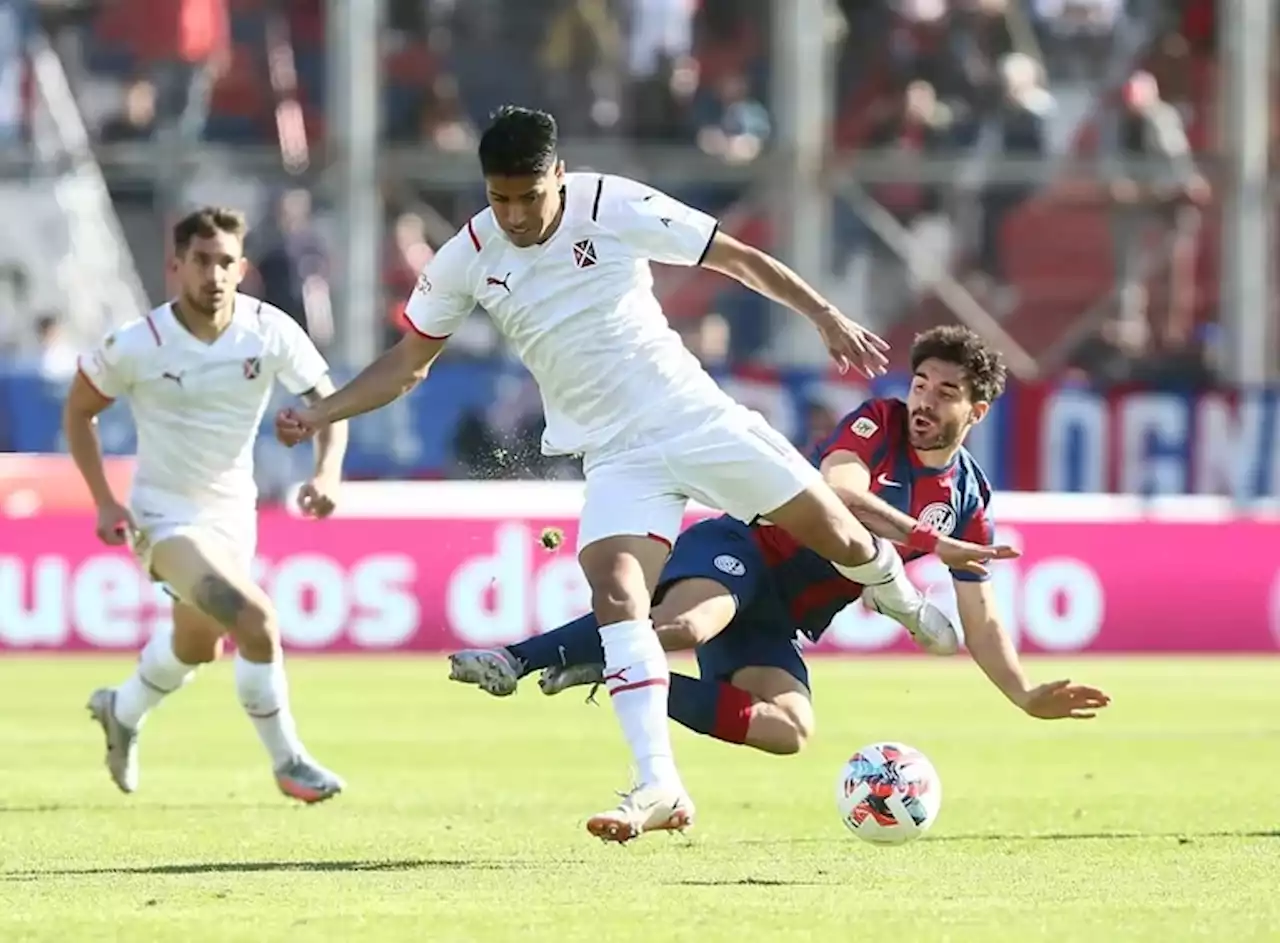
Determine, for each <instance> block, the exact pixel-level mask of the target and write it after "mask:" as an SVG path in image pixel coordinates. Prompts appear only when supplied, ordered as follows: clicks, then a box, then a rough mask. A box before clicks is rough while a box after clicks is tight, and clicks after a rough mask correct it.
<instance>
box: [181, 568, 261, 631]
mask: <svg viewBox="0 0 1280 943" xmlns="http://www.w3.org/2000/svg"><path fill="white" fill-rule="evenodd" d="M194 595H195V603H196V605H197V606H199V607H200V609H201V610H203V611H204V613H205V614H206V615H209V616H212V617H213V618H214V619H216V620H217V621H218V622H219V623H220V624H221V625H223V626H225V627H226V628H228V629H234V628H235V627H236V625H237V623H238V622H239V619H240V613H242V612H243V611H244V610H245V607H247V606H248V605H249V600H248V599H246V598H245V595H244V593H242V592H240V590H238V589H236V588H235V587H234V586H232V585H231V584H230V583H228V582H227V581H226V580H224V579H223V578H222V577H220V576H213V575H209V576H206V577H204V578H203V579H202V580H200V582H199V583H198V584H196V588H195V593H194Z"/></svg>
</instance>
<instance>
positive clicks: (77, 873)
mask: <svg viewBox="0 0 1280 943" xmlns="http://www.w3.org/2000/svg"><path fill="white" fill-rule="evenodd" d="M545 866H546V864H545V863H539V862H526V861H474V860H473V861H468V860H464V859H461V858H400V859H391V860H381V861H380V860H357V861H203V862H193V863H191V864H153V865H139V866H136V867H98V868H51V869H47V870H25V871H0V881H6V882H21V881H30V880H33V879H37V878H42V877H90V876H94V875H120V876H123V875H166V874H176V875H183V874H256V873H261V872H272V871H278V872H312V873H324V872H337V873H346V874H350V873H356V872H362V871H365V872H373V873H385V872H397V871H518V870H529V869H535V868H542V867H545Z"/></svg>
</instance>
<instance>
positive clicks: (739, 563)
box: [655, 517, 809, 688]
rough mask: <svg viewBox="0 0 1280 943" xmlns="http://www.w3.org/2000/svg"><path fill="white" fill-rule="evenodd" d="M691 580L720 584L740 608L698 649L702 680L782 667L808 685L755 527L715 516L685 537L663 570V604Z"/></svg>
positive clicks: (659, 596) (792, 630)
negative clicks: (671, 592)
mask: <svg viewBox="0 0 1280 943" xmlns="http://www.w3.org/2000/svg"><path fill="white" fill-rule="evenodd" d="M688 579H707V580H713V581H714V582H717V583H719V584H720V585H721V586H723V587H724V588H725V589H727V590H728V591H729V592H730V593H732V594H733V598H734V601H735V602H736V603H737V606H738V611H737V614H736V615H735V616H734V617H733V621H732V622H730V623H729V624H728V626H726V627H725V629H724V631H723V632H721V633H720V634H719V635H717V636H716V637H715V638H713V639H712V640H711V641H710V642H707V643H706V644H705V645H700V646H698V650H697V656H698V671H699V673H700V674H701V675H702V677H703V678H705V679H707V680H711V681H728V680H729V679H730V678H732V677H733V675H734V674H736V673H737V672H738V670H739V669H742V668H781V669H782V670H783V671H785V672H786V673H787V674H789V675H791V677H793V678H795V679H796V680H797V681H799V682H800V683H801V684H803V685H804V686H805V687H806V688H807V687H808V686H809V669H808V668H807V667H806V666H805V663H804V659H803V658H802V657H801V656H800V649H799V648H798V647H797V645H796V629H795V626H794V625H792V622H791V616H790V614H789V613H788V611H787V608H786V606H785V605H784V604H783V602H782V599H781V596H780V595H779V593H778V590H777V584H776V583H775V582H774V577H773V573H772V572H771V571H770V570H769V568H768V567H767V566H766V565H765V562H764V557H763V556H762V555H761V553H760V548H759V546H758V545H757V544H756V542H755V540H754V539H753V538H752V536H751V528H749V527H748V526H747V525H746V524H744V523H742V522H741V521H739V520H737V519H736V518H732V517H716V518H711V519H710V520H706V521H700V522H698V523H697V524H694V525H693V526H692V527H690V528H689V529H688V530H686V531H685V532H684V533H682V534H681V535H680V537H679V539H677V540H676V543H675V546H674V547H673V548H672V550H671V558H670V559H669V560H667V565H666V566H665V567H664V568H663V570H662V577H661V579H660V580H659V582H658V592H657V594H656V597H655V598H656V599H657V600H659V601H660V600H661V599H662V597H663V595H664V594H665V592H666V590H667V589H668V588H669V587H670V586H671V585H672V584H674V583H678V582H680V581H681V580H688Z"/></svg>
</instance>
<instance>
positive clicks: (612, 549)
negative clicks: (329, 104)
mask: <svg viewBox="0 0 1280 943" xmlns="http://www.w3.org/2000/svg"><path fill="white" fill-rule="evenodd" d="M556 138H557V131H556V124H555V120H554V119H553V118H552V117H551V116H550V115H548V114H545V113H543V112H538V111H532V110H529V109H524V108H516V107H507V108H504V109H502V110H501V111H500V112H498V113H497V115H496V116H495V118H494V120H493V122H492V124H491V125H490V127H489V128H488V129H487V130H486V132H485V133H484V135H483V137H482V139H481V142H480V147H479V157H480V165H481V170H482V172H483V175H484V180H485V186H486V189H487V191H488V198H489V208H488V209H486V210H484V211H483V212H481V213H479V214H478V215H476V216H475V217H473V218H472V219H471V221H470V222H468V223H467V224H466V226H464V227H463V228H462V230H461V231H460V232H459V233H458V234H457V235H456V236H454V238H453V239H451V240H450V241H449V242H447V243H446V244H445V245H444V246H442V247H441V249H440V251H439V253H438V254H437V255H436V256H435V258H434V259H433V260H432V261H431V263H430V264H429V265H428V266H427V267H426V269H425V270H424V271H423V273H422V276H421V278H420V279H419V280H418V285H417V288H416V289H415V291H414V293H413V295H412V297H411V298H410V300H409V304H408V310H407V316H408V319H409V322H410V323H411V324H412V325H413V327H414V329H415V330H414V331H413V332H410V333H409V334H408V335H407V336H406V337H405V338H404V339H403V340H402V341H401V342H400V343H399V344H397V345H396V346H395V347H394V348H392V349H391V350H390V351H388V352H387V353H386V354H384V355H383V356H382V357H381V358H380V359H379V360H377V361H376V362H374V363H373V364H371V365H370V366H369V367H368V368H366V369H365V370H364V372H363V373H361V374H360V376H358V377H357V378H356V379H354V380H353V381H352V382H351V383H349V384H348V385H347V386H346V387H344V388H343V389H341V390H339V391H338V392H337V393H335V394H334V395H333V396H329V397H325V398H324V399H322V400H321V401H320V402H319V403H317V404H316V405H314V406H311V407H309V408H306V409H302V410H296V411H295V410H285V411H282V412H281V413H280V415H279V416H277V435H278V436H279V438H280V439H281V441H283V442H285V443H286V444H292V443H296V442H299V441H301V440H303V439H305V438H306V437H307V436H308V435H310V434H312V433H313V432H315V431H316V430H319V429H323V428H325V427H326V426H327V424H328V423H331V422H335V421H338V420H341V419H345V418H348V417H350V416H355V415H358V414H360V413H364V412H368V411H369V410H372V409H377V408H379V407H381V406H385V405H386V404H387V403H390V402H391V401H392V400H394V399H396V398H397V397H399V396H401V395H403V394H404V393H406V392H408V391H409V390H410V389H412V388H413V387H414V386H415V385H416V384H417V383H418V382H419V381H420V380H422V379H423V377H425V376H426V374H427V370H428V368H429V367H430V366H431V364H432V362H433V361H434V360H435V359H436V357H437V356H438V355H439V353H440V351H441V348H443V346H444V344H445V341H446V339H447V338H448V337H449V335H450V334H452V333H453V332H454V331H455V330H456V329H457V328H458V326H459V325H460V324H461V323H462V322H463V320H464V319H465V318H466V317H467V316H468V315H469V314H470V313H471V312H472V310H473V309H474V307H475V306H476V305H477V304H479V305H480V306H482V307H484V308H485V309H486V310H487V311H488V312H489V314H490V316H491V317H492V318H493V320H494V321H495V322H496V324H497V326H498V327H499V328H500V329H501V331H502V332H503V334H504V335H505V336H506V338H507V340H508V341H509V342H510V344H511V345H512V347H513V348H514V349H515V351H516V353H517V354H518V355H519V356H520V358H521V360H523V361H524V364H525V365H526V366H527V367H528V368H529V370H530V372H531V373H532V374H533V376H534V379H535V380H536V381H537V383H538V386H539V388H540V390H541V393H542V399H543V405H544V407H545V411H546V421H547V427H546V433H545V435H544V438H543V449H544V451H545V452H547V453H548V454H552V455H557V454H559V455H565V454H568V455H573V454H580V455H582V457H583V467H584V472H585V477H586V504H585V507H584V508H583V511H582V518H581V523H580V526H579V533H578V552H579V560H580V562H581V565H582V568H583V571H584V573H585V575H586V578H587V581H588V582H589V583H590V585H591V590H592V604H593V608H594V611H595V615H596V617H597V619H598V621H599V624H600V627H601V628H600V637H601V641H602V643H603V648H604V652H605V662H606V670H605V681H606V685H607V687H608V689H609V693H610V695H611V702H612V704H613V706H614V709H615V712H616V713H617V715H618V718H619V721H620V723H621V726H622V729H623V733H624V735H625V737H626V739H627V741H628V743H629V745H630V747H631V751H632V754H633V756H634V758H635V761H636V765H637V767H638V778H639V784H638V785H637V786H636V788H634V789H633V790H632V791H631V792H630V793H628V794H627V795H626V796H625V797H624V799H623V801H622V802H621V804H620V805H619V806H618V807H617V808H615V809H611V810H609V811H607V812H603V813H600V814H599V815H595V816H592V817H591V818H590V820H589V821H588V823H587V828H588V830H589V831H590V832H591V833H592V834H593V835H595V836H597V837H599V838H603V839H605V840H612V841H628V840H630V839H632V838H634V837H636V836H637V835H639V834H640V833H642V832H646V831H652V830H656V829H679V828H683V827H685V826H686V825H688V824H689V823H690V822H691V820H692V816H693V806H692V803H691V802H690V800H689V797H688V794H687V793H686V791H685V789H684V786H683V785H682V783H681V780H680V776H679V774H678V772H677V770H676V764H675V760H674V758H673V756H672V750H671V740H670V732H669V729H668V726H667V719H666V709H667V685H668V677H669V675H668V669H667V662H666V657H665V656H664V654H663V651H662V646H661V644H660V643H659V641H658V638H657V636H656V634H655V633H654V631H653V626H652V623H651V622H650V619H649V599H650V594H651V590H652V589H653V586H654V583H655V581H656V580H657V578H658V575H659V573H660V572H661V570H662V566H663V563H664V562H665V560H666V558H667V555H668V552H669V551H670V548H671V543H672V541H673V540H674V539H675V537H676V535H677V534H678V533H679V530H680V525H681V519H682V517H683V514H684V510H685V506H686V503H687V501H688V499H690V498H693V499H696V500H699V501H702V502H703V503H706V504H709V505H712V506H715V507H720V508H723V509H724V510H725V511H727V512H728V513H729V514H731V515H733V516H734V517H737V518H740V519H742V520H745V521H748V522H749V521H752V520H754V519H755V518H757V517H761V518H765V519H767V520H768V521H770V522H772V523H773V524H776V525H779V526H782V527H784V528H786V529H787V530H788V531H790V532H791V533H792V534H793V535H794V536H795V537H796V538H797V539H798V540H800V541H801V542H803V543H805V544H806V545H808V546H809V547H811V548H812V549H813V550H815V551H817V552H818V553H820V554H822V555H823V556H825V557H827V558H828V559H829V560H831V561H832V563H833V564H835V565H836V566H837V567H838V568H839V569H840V572H841V573H844V574H847V575H848V576H849V578H850V579H852V580H854V581H855V582H858V583H862V584H864V585H867V586H868V587H869V590H868V592H870V593H871V594H873V596H874V597H875V602H876V604H877V606H878V607H879V608H880V609H881V611H884V612H887V613H890V614H892V615H894V616H895V617H896V618H898V619H900V620H902V621H903V623H904V624H906V625H907V626H908V628H910V629H912V631H913V634H915V636H916V638H917V639H920V640H923V641H922V643H923V644H925V645H926V647H929V646H930V645H934V644H936V646H937V648H938V649H939V650H947V649H949V650H954V648H955V645H956V638H955V629H954V628H953V627H952V626H951V625H950V623H949V622H948V621H947V619H946V617H945V616H944V615H942V613H941V612H940V611H939V610H937V609H936V608H934V607H932V606H930V605H929V604H927V603H926V601H925V600H924V599H923V597H922V596H921V595H920V593H919V592H918V591H917V590H916V589H915V588H914V587H913V586H912V585H911V584H910V583H909V582H908V581H907V579H906V577H905V575H904V573H903V568H902V561H901V559H900V558H899V557H898V555H897V553H896V552H895V551H894V549H893V547H892V546H891V545H890V544H889V543H888V542H887V541H884V542H881V541H879V540H877V539H875V538H873V537H872V536H871V535H870V534H869V533H868V532H867V530H866V529H865V528H864V527H863V526H862V525H861V524H859V523H858V522H857V521H856V520H855V519H854V517H853V515H852V514H850V513H849V511H848V509H847V508H846V507H845V506H844V504H843V503H842V502H841V501H840V499H839V498H838V497H837V496H836V495H835V493H833V492H832V491H831V489H830V488H828V487H827V486H826V485H825V484H824V483H823V481H822V477H821V475H820V473H819V472H818V471H817V469H816V468H814V467H813V466H812V465H810V464H809V463H808V462H806V461H805V459H804V458H803V457H802V456H801V455H800V454H799V453H798V452H797V451H796V450H795V449H794V448H793V447H792V446H791V444H790V443H789V442H788V441H787V440H786V439H785V438H784V437H783V436H781V435H779V434H778V433H777V432H775V431H774V430H773V429H772V428H770V427H769V425H768V424H767V423H766V422H765V421H764V419H763V418H762V417H760V416H759V415H758V414H757V413H754V412H752V411H750V410H748V409H746V408H744V407H742V406H741V405H739V404H737V403H736V402H734V401H733V400H732V399H730V398H729V397H728V396H727V395H726V394H725V393H724V392H723V391H722V390H721V389H720V388H719V387H718V386H717V385H716V383H715V381H713V380H712V379H711V377H710V376H709V375H708V374H707V373H706V372H705V371H704V370H703V369H702V367H701V365H700V364H699V363H698V361H697V360H696V359H695V358H694V357H693V355H692V354H690V353H689V352H688V351H687V350H686V349H685V348H684V345H683V344H682V343H681V341H680V338H679V336H678V335H677V334H676V333H675V332H674V331H672V330H671V328H670V327H669V326H668V324H667V321H666V318H665V317H664V316H663V313H662V309H661V307H660V305H659V304H658V301H657V299H656V298H655V297H654V293H653V275H652V272H651V271H650V267H649V263H650V262H662V263H667V264H671V265H703V266H705V267H707V268H711V269H714V270H716V271H719V272H722V273H724V274H726V275H728V276H730V277H731V278H735V279H737V280H738V281H740V282H741V283H742V284H744V285H746V286H748V287H749V288H752V289H754V290H755V291H757V292H759V293H761V294H762V295H765V296H767V297H769V298H772V299H774V300H775V301H778V302H780V303H782V304H784V305H786V306H788V307H790V308H792V309H794V310H796V311H798V312H800V313H801V314H803V315H805V316H807V317H808V318H809V319H810V320H812V321H813V323H814V325H815V327H816V328H817V329H818V331H819V332H820V333H821V335H822V337H823V339H824V341H825V342H826V345H827V347H828V348H829V350H830V352H831V354H832V356H833V357H834V358H835V359H836V361H837V362H838V363H839V364H840V365H841V366H843V367H848V366H853V367H858V368H860V369H862V370H863V371H864V372H865V373H867V374H868V375H875V374H878V373H882V372H884V368H885V365H886V364H887V360H886V357H885V355H884V353H883V351H884V349H885V344H884V342H883V341H881V340H880V339H879V338H877V337H875V336H874V335H872V334H870V333H868V332H867V331H865V330H863V329H862V328H860V327H858V326H857V325H856V324H853V323H852V322H850V321H849V320H848V319H847V318H845V317H844V316H843V315H842V314H840V312H839V311H837V310H836V309H835V308H834V307H833V306H832V305H830V304H829V303H828V302H827V301H826V300H824V299H823V298H822V297H821V296H820V295H819V294H818V293H817V292H816V291H814V290H813V289H812V288H811V287H810V286H808V285H807V284H805V282H804V281H802V280H801V279H800V278H799V277H798V276H797V275H796V274H795V273H794V272H792V271H791V270H790V269H788V268H787V267H786V266H784V265H783V264H781V263H780V262H778V261H777V260H775V259H773V258H771V257H770V256H768V255H766V254H765V253H763V252H760V251H759V250H757V249H754V248H752V247H750V246H747V245H744V244H743V243H741V242H739V241H737V240H736V239H733V238H732V237H731V236H729V235H727V234H725V233H722V232H720V231H719V230H718V226H717V224H716V221H715V220H714V219H712V218H711V217H709V216H707V215H705V214H703V213H701V212H698V211H697V210H695V209H692V208H690V207H688V206H685V205H683V204H681V203H679V202H677V201H676V200H673V199H671V198H670V197H668V196H666V195H664V194H662V193H660V192H658V191H657V190H654V189H651V188H650V187H647V186H644V185H643V184H640V183H637V182H635V181H632V180H627V179H624V178H621V177H614V176H607V175H601V174H594V173H592V174H577V173H573V174H567V173H565V169H564V164H563V162H562V161H560V160H559V158H558V156H557V151H556V146H557V140H556ZM494 657H496V656H494ZM482 668H483V666H482V665H481V669H482Z"/></svg>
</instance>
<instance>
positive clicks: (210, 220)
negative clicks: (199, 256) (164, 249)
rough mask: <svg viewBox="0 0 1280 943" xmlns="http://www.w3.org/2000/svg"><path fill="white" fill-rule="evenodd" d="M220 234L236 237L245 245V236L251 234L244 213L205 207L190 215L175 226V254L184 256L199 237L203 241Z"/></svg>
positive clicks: (216, 207)
mask: <svg viewBox="0 0 1280 943" xmlns="http://www.w3.org/2000/svg"><path fill="white" fill-rule="evenodd" d="M220 232H225V233H227V234H228V235H232V236H235V237H236V238H237V239H239V240H240V241H241V243H243V242H244V237H245V235H246V234H247V233H248V232H249V224H248V223H247V222H246V221H245V218H244V213H241V212H240V211H239V210H233V209H228V208H227V207H225V206H203V207H201V208H200V209H198V210H194V211H192V212H190V213H188V214H187V215H186V216H184V217H182V219H180V220H178V222H177V223H176V224H175V225H174V227H173V249H174V252H176V253H177V254H178V255H182V254H183V253H184V252H186V251H187V249H188V248H189V247H190V245H191V242H192V240H193V239H195V238H196V237H197V236H199V237H200V238H201V239H209V238H212V237H213V236H216V235H217V234H218V233H220Z"/></svg>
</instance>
